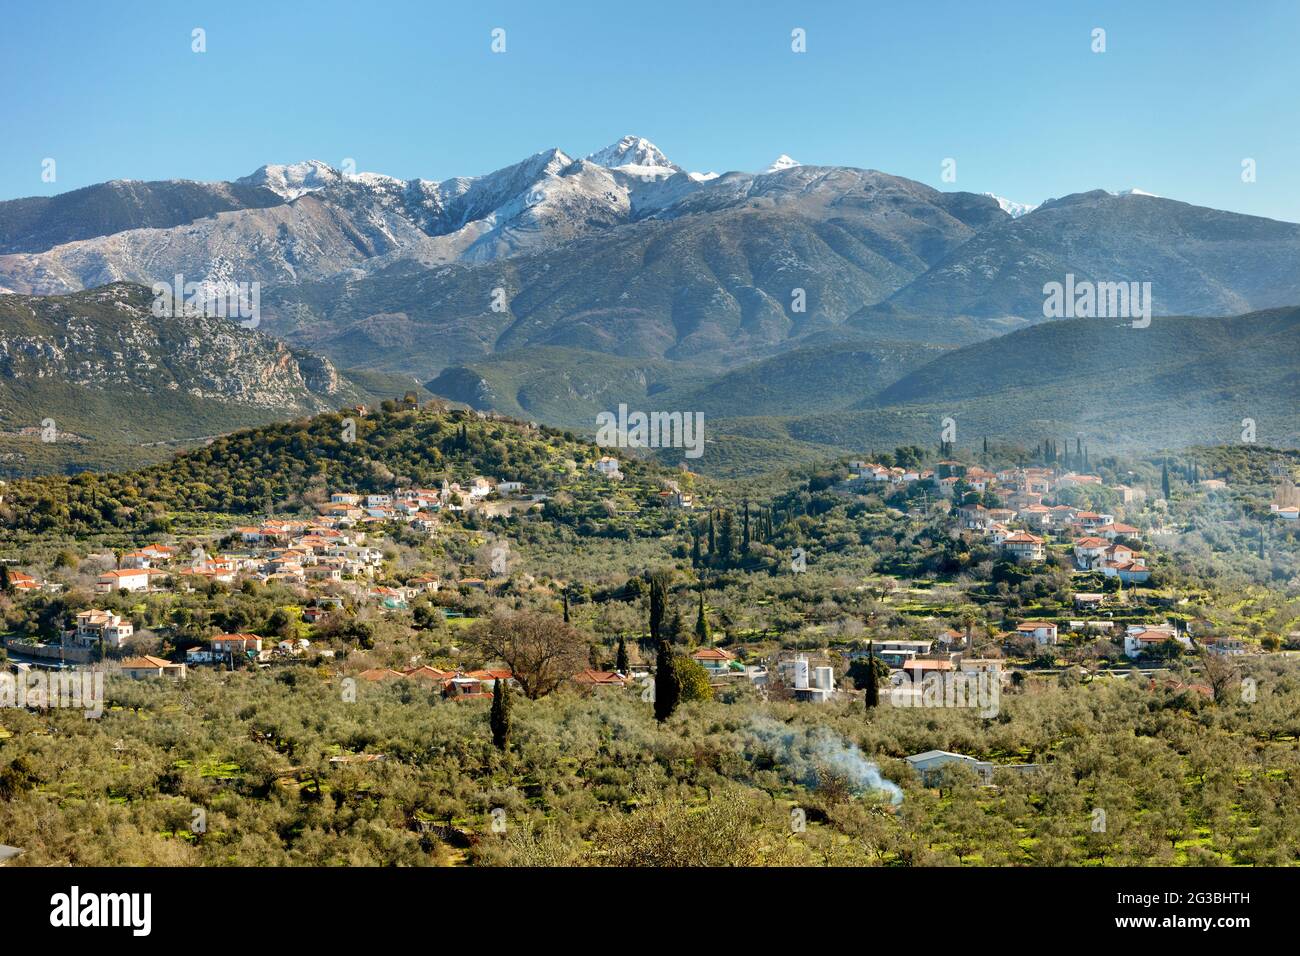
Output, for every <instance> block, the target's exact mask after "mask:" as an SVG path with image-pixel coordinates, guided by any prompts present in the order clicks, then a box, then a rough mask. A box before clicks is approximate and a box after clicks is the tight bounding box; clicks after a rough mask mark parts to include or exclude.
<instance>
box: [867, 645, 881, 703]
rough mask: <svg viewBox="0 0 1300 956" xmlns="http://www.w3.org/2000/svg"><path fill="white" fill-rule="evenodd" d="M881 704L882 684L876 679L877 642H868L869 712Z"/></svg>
mask: <svg viewBox="0 0 1300 956" xmlns="http://www.w3.org/2000/svg"><path fill="white" fill-rule="evenodd" d="M879 703H880V684H879V679H878V678H877V677H876V642H875V641H869V642H867V695H866V704H867V710H871V709H872V708H873V707H876V706H877V705H879Z"/></svg>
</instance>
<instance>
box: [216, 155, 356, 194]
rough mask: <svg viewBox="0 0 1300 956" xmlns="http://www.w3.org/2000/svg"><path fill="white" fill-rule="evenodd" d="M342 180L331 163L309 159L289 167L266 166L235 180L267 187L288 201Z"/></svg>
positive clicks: (291, 164) (247, 184) (249, 184)
mask: <svg viewBox="0 0 1300 956" xmlns="http://www.w3.org/2000/svg"><path fill="white" fill-rule="evenodd" d="M341 179H342V175H341V174H340V173H339V171H338V170H337V169H335V168H334V167H332V166H330V165H329V163H322V162H321V161H320V160H319V159H309V160H307V161H305V162H301V163H290V164H288V165H266V166H262V167H260V168H259V169H257V170H255V171H253V172H252V173H250V174H249V175H247V176H242V177H240V178H239V179H237V180H235V182H237V183H243V184H244V185H246V186H265V187H266V188H267V189H269V190H271V191H272V192H275V193H278V194H279V195H281V196H283V197H284V198H285V199H286V200H294V199H297V198H298V197H299V196H301V195H303V194H304V193H308V192H312V191H313V190H317V189H323V188H325V187H326V186H329V185H331V184H333V183H337V182H339V181H340V180H341Z"/></svg>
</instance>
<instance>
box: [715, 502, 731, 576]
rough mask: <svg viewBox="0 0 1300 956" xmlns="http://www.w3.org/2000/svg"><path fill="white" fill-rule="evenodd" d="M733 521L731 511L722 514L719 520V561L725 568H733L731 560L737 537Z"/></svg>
mask: <svg viewBox="0 0 1300 956" xmlns="http://www.w3.org/2000/svg"><path fill="white" fill-rule="evenodd" d="M733 524H734V522H733V520H732V517H731V512H730V511H724V512H722V515H721V517H720V518H719V519H718V559H719V560H720V561H721V562H722V566H723V567H724V568H729V567H731V560H732V557H733V556H734V550H735V535H734V533H733Z"/></svg>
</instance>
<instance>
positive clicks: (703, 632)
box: [695, 590, 713, 647]
mask: <svg viewBox="0 0 1300 956" xmlns="http://www.w3.org/2000/svg"><path fill="white" fill-rule="evenodd" d="M695 640H696V641H698V642H699V644H700V646H701V647H708V646H709V645H710V644H712V643H713V634H712V632H711V631H710V630H709V619H708V618H707V617H705V615H704V591H703V590H701V591H700V611H699V614H697V615H696V617H695Z"/></svg>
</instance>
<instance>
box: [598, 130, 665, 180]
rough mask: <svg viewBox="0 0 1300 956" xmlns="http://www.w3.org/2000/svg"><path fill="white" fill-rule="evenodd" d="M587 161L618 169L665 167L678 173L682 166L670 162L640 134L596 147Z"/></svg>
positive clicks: (661, 151)
mask: <svg viewBox="0 0 1300 956" xmlns="http://www.w3.org/2000/svg"><path fill="white" fill-rule="evenodd" d="M587 162H589V163H595V164H596V165H597V166H604V167H605V168H606V169H618V168H620V167H624V166H635V167H648V168H651V169H666V170H670V171H671V172H674V173H678V172H681V171H682V168H681V167H680V166H678V165H677V164H676V163H674V162H672V161H671V160H670V159H669V158H668V157H667V156H665V155H664V152H663V150H661V149H660V148H659V147H658V146H656V145H655V144H654V143H652V142H650V140H648V139H643V138H641V137H640V136H624V137H623V138H622V139H620V140H619V141H618V142H617V143H612V144H611V145H609V146H606V147H605V148H604V149H598V150H596V151H595V152H594V153H592V154H590V155H589V156H588V157H587Z"/></svg>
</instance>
